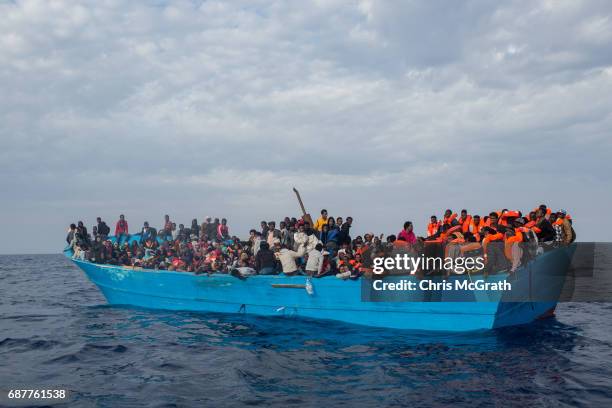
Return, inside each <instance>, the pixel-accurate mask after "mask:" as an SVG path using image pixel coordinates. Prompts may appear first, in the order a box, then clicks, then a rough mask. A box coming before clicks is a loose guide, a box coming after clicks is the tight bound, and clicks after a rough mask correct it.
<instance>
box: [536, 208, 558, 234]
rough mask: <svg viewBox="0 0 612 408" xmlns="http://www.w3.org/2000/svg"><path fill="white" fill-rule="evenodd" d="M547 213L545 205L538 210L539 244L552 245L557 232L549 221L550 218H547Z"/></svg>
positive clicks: (537, 230) (537, 232)
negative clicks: (546, 243)
mask: <svg viewBox="0 0 612 408" xmlns="http://www.w3.org/2000/svg"><path fill="white" fill-rule="evenodd" d="M546 211H547V209H546V206H545V205H543V204H542V206H541V208H538V210H537V211H536V224H535V227H536V228H537V229H536V234H537V236H538V241H539V242H548V243H551V242H554V240H555V230H554V229H553V227H552V224H551V223H550V221H549V220H548V218H549V217H548V216H547V214H546Z"/></svg>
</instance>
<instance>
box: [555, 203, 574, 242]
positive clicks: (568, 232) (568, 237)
mask: <svg viewBox="0 0 612 408" xmlns="http://www.w3.org/2000/svg"><path fill="white" fill-rule="evenodd" d="M557 217H558V219H559V220H561V231H562V236H563V243H564V244H565V245H569V244H571V243H572V242H574V240H575V239H576V234H575V233H574V230H573V228H572V223H571V222H570V221H569V219H568V218H567V212H565V210H559V212H558V213H557Z"/></svg>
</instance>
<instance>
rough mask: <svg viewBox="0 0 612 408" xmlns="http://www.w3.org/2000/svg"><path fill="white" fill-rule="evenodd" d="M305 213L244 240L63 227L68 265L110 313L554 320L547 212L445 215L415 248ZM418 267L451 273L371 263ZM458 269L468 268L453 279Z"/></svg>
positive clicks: (409, 240)
mask: <svg viewBox="0 0 612 408" xmlns="http://www.w3.org/2000/svg"><path fill="white" fill-rule="evenodd" d="M298 198H299V195H298ZM300 204H301V200H300ZM302 209H303V215H302V216H301V217H300V218H299V219H298V218H290V217H286V218H285V219H284V220H283V221H281V222H280V223H279V228H276V223H275V222H274V221H270V222H263V221H262V223H261V230H256V229H253V230H251V232H250V237H249V238H248V239H247V240H241V239H239V238H238V237H236V236H232V235H230V234H229V227H228V224H227V220H225V219H222V220H221V221H219V220H218V219H216V220H215V221H213V220H212V218H211V217H206V221H205V222H204V223H202V224H201V225H200V224H198V222H197V220H193V222H192V224H191V227H190V228H185V226H184V225H182V224H179V226H178V227H177V226H176V224H175V223H173V222H172V221H171V220H170V217H169V216H166V217H165V219H164V223H163V225H162V227H161V228H160V229H159V230H156V229H155V228H153V227H151V226H150V225H149V224H148V223H145V225H144V226H143V228H142V230H141V231H140V232H138V233H136V234H130V233H129V228H128V224H127V221H126V219H125V217H124V216H123V215H122V216H121V217H120V219H119V220H118V221H117V224H116V228H115V234H114V235H111V234H110V228H109V227H108V226H107V225H106V223H105V222H104V221H102V220H101V219H100V218H98V220H97V221H98V222H97V224H96V226H95V230H94V232H93V234H92V235H90V234H89V233H88V232H87V228H86V227H85V226H84V224H83V223H82V222H79V224H78V225H74V224H73V225H71V228H70V230H69V233H68V237H67V244H68V246H67V247H66V249H65V250H64V253H65V255H66V256H67V257H69V258H70V259H71V260H72V261H73V262H74V263H75V264H76V265H77V266H78V267H79V268H81V269H82V270H83V271H84V272H85V274H86V275H87V277H88V278H89V279H90V280H91V281H92V282H93V283H94V284H95V285H96V286H98V288H99V289H100V290H101V292H102V293H103V294H104V296H105V298H106V299H107V301H108V303H110V304H113V305H131V306H138V307H145V308H152V309H168V310H188V311H197V312H221V313H248V314H254V315H261V316H298V317H304V318H314V319H329V320H337V321H342V322H346V323H351V324H358V325H364V326H375V327H387V328H394V329H412V330H441V331H469V330H482V329H494V328H498V327H504V326H511V325H520V324H527V323H530V322H533V321H535V320H537V319H539V318H544V317H548V316H551V315H553V314H554V311H555V308H556V305H557V301H558V299H559V296H560V294H561V291H562V289H563V285H564V283H565V278H566V274H567V271H568V268H569V266H570V263H571V259H572V256H573V253H574V251H575V243H574V240H575V232H574V229H573V226H572V221H571V217H570V216H569V215H568V214H567V213H566V212H565V211H563V210H560V211H556V212H553V211H551V210H550V209H549V208H548V207H546V206H545V205H541V206H539V207H538V208H536V209H535V210H534V211H531V212H530V213H529V214H527V215H525V216H524V215H523V213H522V212H520V211H511V210H507V209H504V210H500V211H493V212H491V213H489V214H488V215H486V216H483V217H480V216H478V215H470V214H469V213H468V212H467V211H466V210H463V211H461V212H460V215H457V214H455V213H454V212H452V211H451V210H447V211H446V213H445V214H444V216H443V217H441V220H440V221H438V219H437V217H435V216H432V217H431V219H430V223H429V225H428V226H427V228H426V230H425V234H423V236H417V235H416V234H415V233H414V231H413V224H412V222H409V221H407V222H405V223H404V228H403V229H402V230H401V231H400V232H399V233H398V234H397V235H388V236H386V237H385V236H384V235H382V234H381V235H375V234H373V233H368V234H364V236H358V237H355V238H352V237H351V235H350V229H351V227H352V223H353V219H352V217H346V219H345V220H342V219H341V218H340V217H337V218H334V217H330V216H328V214H327V211H326V210H322V211H321V216H320V217H319V218H318V219H317V220H316V221H314V222H313V220H312V217H310V215H309V214H308V213H306V211H305V210H304V208H303V205H302ZM415 257H422V258H423V259H437V258H440V259H442V260H444V259H446V260H455V267H448V266H446V265H445V264H443V263H440V264H435V263H434V264H433V266H431V265H429V264H426V263H422V264H420V266H419V267H418V268H416V269H414V270H410V271H408V270H405V269H402V268H398V267H397V265H396V266H394V267H389V268H386V267H379V268H377V266H379V265H382V264H383V262H377V260H381V259H398V260H399V259H404V260H405V259H409V258H410V259H412V258H415ZM466 259H472V260H476V262H472V267H462V268H456V265H458V264H459V263H458V262H456V261H457V260H462V263H461V265H464V266H466V265H468V261H465V260H466ZM415 264H418V263H415ZM479 265H480V266H482V267H478V266H479ZM387 266H389V265H387ZM385 283H386V286H385V285H383V284H385ZM399 283H401V284H402V285H403V286H402V288H403V289H401V290H395V284H398V285H399ZM391 286H393V287H394V290H380V289H377V288H381V287H386V288H389V287H391ZM397 287H398V288H399V286H397ZM508 288H511V289H510V290H509V289H508Z"/></svg>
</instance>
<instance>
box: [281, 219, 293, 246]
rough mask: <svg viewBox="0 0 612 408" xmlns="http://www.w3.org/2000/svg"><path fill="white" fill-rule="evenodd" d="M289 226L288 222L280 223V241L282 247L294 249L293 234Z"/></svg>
mask: <svg viewBox="0 0 612 408" xmlns="http://www.w3.org/2000/svg"><path fill="white" fill-rule="evenodd" d="M287 218H288V217H287ZM289 222H291V220H289ZM288 224H289V223H288V222H287V221H281V223H280V241H281V245H286V246H287V248H293V232H291V231H289V227H288Z"/></svg>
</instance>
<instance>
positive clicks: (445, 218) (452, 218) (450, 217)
mask: <svg viewBox="0 0 612 408" xmlns="http://www.w3.org/2000/svg"><path fill="white" fill-rule="evenodd" d="M455 218H457V213H452V214H451V215H450V216H449V217H444V224H448V225H451V223H452V222H453V220H454V219H455Z"/></svg>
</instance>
